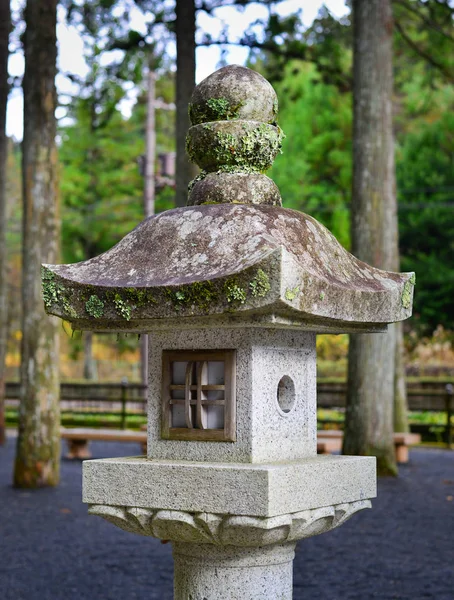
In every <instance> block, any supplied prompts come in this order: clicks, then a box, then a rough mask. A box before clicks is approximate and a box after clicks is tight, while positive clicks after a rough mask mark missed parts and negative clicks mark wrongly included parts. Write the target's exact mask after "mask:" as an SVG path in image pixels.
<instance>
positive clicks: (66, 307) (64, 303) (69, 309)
mask: <svg viewBox="0 0 454 600" xmlns="http://www.w3.org/2000/svg"><path fill="white" fill-rule="evenodd" d="M62 306H63V310H64V312H65V313H66V314H67V315H68V316H69V317H71V318H72V319H77V316H78V315H77V311H76V309H75V308H74V307H73V306H71V304H70V302H69V300H68V299H67V298H66V297H64V298H63V301H62Z"/></svg>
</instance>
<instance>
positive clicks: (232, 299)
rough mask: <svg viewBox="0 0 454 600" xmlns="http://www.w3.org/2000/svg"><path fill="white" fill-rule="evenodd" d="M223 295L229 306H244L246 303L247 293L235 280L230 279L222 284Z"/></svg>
mask: <svg viewBox="0 0 454 600" xmlns="http://www.w3.org/2000/svg"><path fill="white" fill-rule="evenodd" d="M224 294H225V298H226V300H227V302H228V303H229V304H235V303H239V304H244V303H245V302H246V296H247V292H246V290H245V289H244V288H243V287H241V286H240V285H239V283H238V280H237V278H235V277H230V278H229V279H227V280H226V281H225V283H224Z"/></svg>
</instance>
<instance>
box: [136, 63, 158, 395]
mask: <svg viewBox="0 0 454 600" xmlns="http://www.w3.org/2000/svg"><path fill="white" fill-rule="evenodd" d="M147 82H148V85H147V123H146V128H145V161H144V194H143V208H144V214H145V218H146V219H148V217H151V216H152V215H154V213H155V182H154V178H155V173H154V161H155V156H156V123H155V96H156V74H155V71H154V69H152V68H151V60H150V64H149V67H148V78H147ZM140 365H141V378H142V383H143V385H146V386H148V335H147V334H144V335H142V338H141V346H140Z"/></svg>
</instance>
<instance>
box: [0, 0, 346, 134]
mask: <svg viewBox="0 0 454 600" xmlns="http://www.w3.org/2000/svg"><path fill="white" fill-rule="evenodd" d="M19 3H20V0H13V2H12V7H13V9H14V7H17V6H19ZM322 4H325V5H326V6H327V8H328V9H329V10H330V11H331V12H332V13H333V14H334V15H335V16H337V17H340V16H342V15H345V14H346V13H347V12H348V8H347V7H346V6H345V1H344V0H324V1H323V0H286V1H285V2H283V3H282V4H281V5H280V6H279V10H278V12H279V13H280V14H282V15H286V14H291V13H294V12H296V11H297V10H298V9H301V10H302V21H303V24H304V25H305V26H310V25H311V23H312V21H313V20H314V18H315V17H316V16H317V13H318V11H319V9H320V7H321V6H322ZM266 15H267V9H266V8H265V7H264V6H261V5H260V4H251V5H249V6H247V7H246V9H245V10H244V12H242V13H238V11H236V10H235V9H234V8H231V7H228V6H225V7H221V8H219V9H217V11H216V16H217V17H218V18H217V19H215V18H213V17H210V16H208V15H206V14H205V13H199V14H198V17H197V27H198V28H200V29H201V30H202V31H204V32H207V33H210V34H211V35H212V36H213V38H216V35H217V34H218V33H220V29H221V27H222V25H221V19H222V20H224V21H225V22H226V23H227V24H228V27H229V35H230V38H231V39H235V38H240V37H241V36H242V34H243V33H244V31H245V29H246V28H247V26H248V25H249V24H250V23H253V22H254V21H255V20H256V19H259V18H263V17H265V16H266ZM135 18H136V20H135V22H134V15H133V24H134V26H135V27H136V28H137V29H138V30H140V29H141V25H142V24H143V23H142V21H143V19H142V17H141V16H140V14H139V13H137V15H136V17H135ZM57 39H58V59H57V66H58V71H60V72H61V73H64V72H70V73H75V74H78V75H82V76H83V75H84V74H85V73H86V71H87V67H86V65H85V61H84V58H83V44H82V39H81V37H80V35H79V34H78V32H77V30H76V29H75V28H74V27H68V26H67V25H66V24H65V22H64V10H63V9H62V8H59V10H58V24H57ZM248 54H249V51H248V49H247V48H241V47H235V46H230V47H229V49H228V53H227V62H228V63H229V64H240V65H244V63H245V62H246V60H247V57H248ZM219 59H220V48H218V47H213V46H212V47H201V48H197V51H196V65H197V71H196V80H197V83H198V82H200V81H202V79H204V78H205V77H207V76H208V75H210V73H212V72H213V71H215V70H216V69H217V68H218V63H219ZM8 67H9V72H10V75H12V76H21V75H22V74H23V69H24V58H23V55H22V53H21V52H15V53H13V54H12V55H11V56H10V59H9V65H8ZM56 85H57V91H58V93H59V95H62V94H65V93H70V92H71V91H73V89H74V88H73V84H71V82H70V80H69V79H68V78H67V77H64V75H62V74H59V75H57V79H56ZM133 103H134V93H133V92H132V93H131V95H130V96H129V98H128V99H126V100H125V101H123V104H122V105H121V110H122V113H123V114H124V115H125V116H129V114H130V112H131V108H132V106H133ZM22 112H23V99H22V92H21V90H20V89H17V88H16V89H14V90H13V91H12V92H11V94H10V99H9V102H8V109H7V117H6V132H7V135H8V136H14V137H15V138H16V139H17V140H20V139H22V132H23V115H22ZM63 115H64V109H63V108H57V112H56V116H57V118H60V117H62V116H63Z"/></svg>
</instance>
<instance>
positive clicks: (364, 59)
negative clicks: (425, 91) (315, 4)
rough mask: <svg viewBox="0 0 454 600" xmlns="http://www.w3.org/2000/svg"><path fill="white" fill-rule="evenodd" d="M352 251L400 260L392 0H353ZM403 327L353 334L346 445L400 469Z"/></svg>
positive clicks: (388, 470)
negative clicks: (399, 347) (398, 359)
mask: <svg viewBox="0 0 454 600" xmlns="http://www.w3.org/2000/svg"><path fill="white" fill-rule="evenodd" d="M353 31H354V49H353V190H352V252H353V254H355V255H356V256H357V257H358V258H360V259H361V260H364V261H365V262H367V263H370V264H372V265H373V266H375V267H380V268H383V269H386V270H390V271H396V270H398V267H399V254H398V235H397V206H396V191H395V170H394V138H393V128H392V91H393V77H392V35H393V20H392V11H391V1H390V0H353ZM395 348H396V330H395V327H394V326H391V327H389V330H388V332H387V333H386V334H374V335H370V334H361V335H352V336H351V337H350V347H349V367H348V396H347V411H346V420H345V436H344V444H343V452H344V453H345V454H361V455H375V456H376V457H377V467H378V471H379V473H381V474H397V465H396V461H395V456H394V445H393V397H394V373H395V364H394V361H395Z"/></svg>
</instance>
